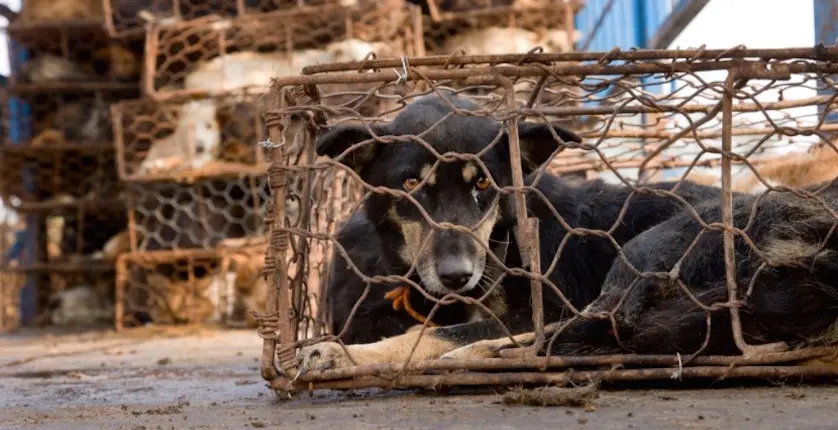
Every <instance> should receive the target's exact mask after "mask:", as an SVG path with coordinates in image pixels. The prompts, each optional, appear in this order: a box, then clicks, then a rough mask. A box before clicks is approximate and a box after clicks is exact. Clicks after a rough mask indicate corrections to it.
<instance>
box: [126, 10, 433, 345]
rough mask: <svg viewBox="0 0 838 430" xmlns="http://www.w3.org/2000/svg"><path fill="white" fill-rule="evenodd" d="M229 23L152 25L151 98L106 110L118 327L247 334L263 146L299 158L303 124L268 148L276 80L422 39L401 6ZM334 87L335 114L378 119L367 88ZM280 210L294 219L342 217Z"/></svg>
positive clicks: (285, 13)
mask: <svg viewBox="0 0 838 430" xmlns="http://www.w3.org/2000/svg"><path fill="white" fill-rule="evenodd" d="M373 6H374V7H373ZM225 16H226V15H222V16H221V17H213V18H207V19H194V20H191V21H178V22H174V23H169V24H166V25H162V24H160V25H157V24H155V25H151V26H149V27H148V36H147V45H146V57H145V66H146V71H147V73H146V75H145V77H146V79H145V81H144V95H145V96H146V97H145V98H143V99H138V100H131V101H124V102H120V103H118V104H115V105H114V106H113V109H112V116H113V118H114V130H115V147H116V152H117V171H118V175H119V178H120V180H122V181H123V183H125V184H126V187H127V194H128V206H129V207H128V224H129V228H128V235H127V237H128V242H129V243H130V252H128V253H126V254H124V255H123V256H121V257H120V259H119V262H118V264H117V294H116V297H117V298H116V300H117V305H116V313H117V315H116V326H117V329H123V328H124V327H128V326H133V325H137V324H144V323H147V322H152V323H155V324H180V323H201V324H213V323H218V324H222V325H225V326H228V325H232V326H238V325H242V324H245V325H250V326H255V324H256V322H255V320H254V319H253V317H252V315H251V314H250V313H248V312H246V311H244V310H243V309H245V308H246V309H255V310H263V309H264V303H265V302H266V299H265V297H266V294H267V292H266V285H265V284H264V280H261V281H259V277H258V276H257V275H256V274H255V273H258V271H259V270H261V268H262V266H263V265H264V246H265V245H264V243H263V244H262V245H259V243H261V242H264V240H265V238H266V236H267V227H266V225H265V224H264V218H265V216H266V213H265V207H266V206H268V205H267V202H268V199H269V197H270V193H269V188H268V184H267V175H266V174H265V172H266V169H267V165H268V164H267V158H266V148H269V147H272V146H274V145H277V144H279V145H287V146H288V147H294V148H301V147H302V146H303V142H302V140H301V139H302V136H303V134H304V133H303V130H302V128H303V127H304V126H305V124H306V122H305V120H304V118H295V120H294V122H295V125H293V126H292V127H296V128H297V129H298V132H296V133H289V136H288V140H287V141H285V142H276V143H274V142H272V141H271V140H270V139H269V138H268V136H267V127H266V124H265V122H264V119H263V117H262V112H263V111H264V110H265V109H267V108H268V107H269V105H268V104H266V102H267V101H269V98H268V97H266V94H267V92H268V90H269V89H270V82H271V79H272V78H274V77H277V76H286V75H296V74H298V73H299V72H300V69H301V68H302V67H303V66H306V65H309V64H314V63H321V62H332V61H341V60H343V61H360V60H364V59H365V58H366V57H370V58H374V56H373V55H368V54H369V53H370V52H373V53H375V54H378V55H386V56H389V57H398V56H400V55H404V54H405V53H407V54H410V53H412V52H413V50H414V46H415V45H417V44H418V43H420V42H421V16H420V15H419V14H418V10H417V8H415V7H412V6H409V5H407V4H406V3H405V2H404V1H401V0H388V1H387V2H383V3H382V2H369V1H366V0H363V1H358V2H356V3H353V4H352V5H348V6H347V5H343V4H338V3H336V2H335V3H332V2H324V5H323V6H319V7H317V8H311V7H298V8H296V7H295V8H289V9H287V10H285V9H283V10H280V11H278V12H270V13H254V14H242V13H239V14H234V16H231V17H229V18H225ZM277 22H282V23H285V25H281V26H279V25H276V23H277ZM417 35H418V36H417ZM417 37H418V38H417ZM284 66H287V69H282V67H284ZM277 67H279V68H280V69H277ZM333 88H335V89H336V91H338V90H339V91H340V92H339V93H338V96H336V97H335V98H333V99H331V100H330V103H331V104H332V105H334V106H348V107H350V108H353V109H359V110H363V111H365V112H368V113H369V114H374V113H377V112H379V111H380V110H381V107H380V105H381V104H382V103H383V102H381V101H380V100H379V99H378V98H373V99H370V98H369V97H367V96H366V94H367V92H368V91H371V90H375V88H373V87H372V86H371V85H367V84H364V83H360V84H353V85H352V86H350V85H344V84H340V83H337V84H335V85H334V86H333ZM378 94H381V95H382V97H381V98H383V99H385V100H387V101H390V102H391V101H392V100H393V99H394V98H398V95H397V94H396V95H394V94H388V93H386V91H385V90H381V91H380V92H379V93H378ZM371 102H374V103H371ZM300 156H303V155H302V153H300ZM324 178H326V177H324ZM324 180H326V181H327V182H328V183H329V184H331V183H333V182H335V180H334V179H324ZM337 182H338V183H339V181H337ZM293 183H294V184H296V185H294V186H296V187H309V188H311V190H310V191H309V197H307V198H309V199H315V200H316V199H319V198H325V194H323V193H326V192H327V191H323V190H322V189H320V188H316V186H323V183H320V182H318V184H319V185H318V184H314V185H313V184H310V183H306V182H305V181H302V180H296V181H294V182H293ZM338 191H339V190H338ZM300 192H301V195H305V193H304V192H303V191H302V188H300ZM332 192H337V191H328V193H332ZM340 192H343V191H340ZM329 198H331V197H329ZM286 203H287V205H288V208H287V209H288V212H286V213H287V214H290V215H289V216H290V217H291V219H297V218H301V217H302V218H305V219H309V218H317V219H320V220H321V221H320V222H322V223H325V224H328V223H329V222H332V223H334V220H335V219H336V217H335V216H330V215H329V213H330V212H329V211H324V212H323V213H322V214H319V213H318V214H302V213H300V212H299V211H298V209H297V208H298V207H299V204H300V203H299V201H290V200H289V201H288V202H286ZM323 204H324V205H326V203H323ZM315 205H316V204H315ZM324 228H326V227H324ZM259 246H262V247H261V248H259ZM254 250H255V251H254ZM315 252H320V253H321V254H322V253H323V252H325V251H323V250H320V251H315ZM322 270H323V271H325V268H323V269H322ZM301 273H305V274H306V276H310V277H313V278H312V279H315V280H316V279H319V277H321V276H325V272H323V273H320V272H317V273H318V274H312V273H313V272H310V271H308V270H306V271H305V272H301ZM301 276H302V275H301ZM306 282H308V281H306ZM312 282H314V283H317V282H315V281H312ZM312 300H314V301H312V302H311V303H313V304H312V307H315V308H316V307H317V305H316V299H312ZM245 305H247V306H245Z"/></svg>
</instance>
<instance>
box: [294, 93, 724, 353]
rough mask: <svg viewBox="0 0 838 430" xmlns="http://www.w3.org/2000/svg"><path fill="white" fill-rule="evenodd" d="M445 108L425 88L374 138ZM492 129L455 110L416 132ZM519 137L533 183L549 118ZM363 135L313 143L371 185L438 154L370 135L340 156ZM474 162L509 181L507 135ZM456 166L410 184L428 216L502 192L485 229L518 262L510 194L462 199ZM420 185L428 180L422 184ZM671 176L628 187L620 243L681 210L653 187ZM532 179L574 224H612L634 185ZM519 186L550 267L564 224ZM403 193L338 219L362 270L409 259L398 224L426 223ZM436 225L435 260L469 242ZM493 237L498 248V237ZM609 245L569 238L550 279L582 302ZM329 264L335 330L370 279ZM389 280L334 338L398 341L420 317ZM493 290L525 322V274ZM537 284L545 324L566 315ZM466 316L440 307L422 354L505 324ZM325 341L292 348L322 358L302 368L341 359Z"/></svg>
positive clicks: (462, 212) (491, 123)
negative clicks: (642, 187)
mask: <svg viewBox="0 0 838 430" xmlns="http://www.w3.org/2000/svg"><path fill="white" fill-rule="evenodd" d="M446 98H447V99H448V100H450V102H451V103H453V104H454V105H455V106H456V107H457V108H459V109H469V110H471V109H475V105H474V104H473V103H472V102H470V101H468V100H466V99H463V98H460V97H456V96H446ZM449 112H450V109H449V107H448V105H447V104H446V102H445V101H443V100H442V99H441V98H440V97H438V96H429V97H426V98H424V99H421V100H419V101H416V102H415V103H413V104H411V105H408V107H407V108H406V109H405V110H404V111H403V112H402V113H401V114H400V115H399V116H398V117H397V118H396V119H395V120H394V121H393V122H391V123H389V124H387V125H384V126H376V127H375V128H374V131H375V133H376V134H377V135H379V136H398V135H418V134H421V133H422V132H424V131H426V130H427V129H428V128H430V126H431V125H432V124H434V123H436V122H437V121H439V120H440V119H441V118H443V117H444V116H445V115H446V114H447V113H449ZM554 127H555V126H554ZM555 129H556V132H557V133H558V136H559V137H560V138H561V139H562V140H563V141H564V142H570V141H573V142H581V139H580V138H579V137H578V136H577V135H575V134H574V133H572V132H571V131H568V130H565V129H562V128H559V127H555ZM500 130H501V126H500V124H499V123H498V122H497V121H495V120H492V119H488V118H480V117H473V116H459V115H455V116H450V117H448V119H446V120H445V122H444V123H443V124H442V127H441V129H438V130H436V131H433V132H431V133H428V134H425V135H423V139H424V140H425V141H427V142H428V143H429V144H430V145H431V146H432V147H433V148H434V149H435V150H436V151H437V152H439V153H440V154H442V153H445V152H448V151H455V152H458V153H471V154H476V153H478V152H480V151H482V150H484V149H485V148H486V147H487V146H488V145H489V144H490V143H491V142H492V141H493V139H494V138H495V137H496V136H497V134H498V133H499V132H500ZM519 136H520V141H521V148H522V153H523V156H522V159H523V161H524V163H523V164H524V166H523V167H524V173H525V175H526V179H525V183H527V184H532V181H533V179H534V177H535V169H536V168H538V167H540V166H541V165H542V164H544V163H545V162H546V161H548V159H549V158H550V156H551V154H552V153H553V152H554V151H555V150H556V149H557V148H558V146H559V145H560V144H559V143H557V142H556V140H555V139H554V137H553V135H552V133H551V131H550V126H548V125H546V124H536V123H528V122H520V124H519ZM369 139H371V137H370V135H369V134H368V132H367V131H366V129H365V128H363V127H362V126H338V127H334V128H333V129H332V130H330V131H329V132H327V133H326V134H324V135H323V136H322V137H321V138H320V139H319V141H318V148H317V149H318V153H319V154H320V155H328V156H330V157H332V158H338V157H340V158H338V159H339V160H340V161H341V162H343V163H344V164H346V165H348V166H349V167H352V168H353V169H355V170H356V171H357V172H358V173H359V174H360V176H361V177H362V178H363V179H364V180H365V181H367V182H368V183H370V184H371V185H373V186H382V185H383V186H387V187H390V188H398V187H399V186H400V184H401V182H402V180H403V176H404V173H406V172H410V174H415V173H413V172H418V171H419V169H420V168H421V166H423V165H426V164H428V163H433V161H434V160H435V158H434V156H433V155H432V154H430V153H428V152H427V150H426V149H424V148H423V147H421V146H420V145H418V144H416V143H412V142H410V143H402V142H400V143H386V144H382V143H377V144H372V145H370V146H368V147H366V149H362V148H356V149H353V150H351V151H348V152H346V154H345V155H342V154H343V153H344V152H345V151H347V149H348V148H349V147H350V146H352V145H354V144H356V143H358V142H362V141H365V140H369ZM481 160H483V161H484V162H485V164H486V166H487V168H488V169H489V171H490V173H491V176H492V178H493V179H494V181H495V182H496V183H498V185H499V186H500V187H504V186H509V185H511V183H512V179H511V167H510V162H509V152H508V144H507V143H506V140H505V135H504V137H503V138H501V140H500V142H499V143H498V144H497V145H496V146H495V147H494V148H493V149H490V150H488V151H487V152H485V153H483V154H482V155H481ZM462 164H463V162H456V163H453V165H450V164H449V165H446V164H445V163H443V164H441V165H440V166H439V168H438V170H437V171H436V172H437V178H436V180H437V184H438V186H434V187H429V188H428V189H427V191H424V193H422V194H420V193H416V192H414V195H415V197H416V198H417V200H418V201H419V202H420V204H422V207H423V208H424V209H425V210H426V211H427V212H428V214H429V216H430V217H431V218H432V219H434V220H435V221H436V222H442V221H448V222H450V223H452V224H459V225H474V223H475V221H476V220H478V219H480V218H481V216H483V215H484V214H485V213H486V211H487V208H488V207H489V206H490V202H491V201H492V199H494V198H496V197H497V198H498V199H499V202H500V203H499V208H500V213H499V217H498V219H497V222H496V223H495V225H494V228H493V229H492V231H491V239H492V240H493V241H495V240H496V241H501V240H503V239H504V238H506V237H508V239H509V241H510V243H509V246H508V247H507V255H506V258H505V260H504V261H505V264H506V265H507V267H510V268H511V267H521V265H522V263H521V258H520V255H519V254H518V248H517V243H516V242H515V235H514V234H513V233H512V232H513V229H514V227H515V225H516V217H515V213H514V203H513V199H512V196H511V194H506V195H502V196H501V195H499V193H497V192H496V191H495V190H494V189H492V188H490V189H488V190H486V191H482V193H485V194H483V195H480V196H479V198H478V199H477V200H478V202H477V204H473V203H472V202H471V201H469V199H468V198H466V196H467V191H468V188H465V187H464V186H463V185H462V184H463V177H462V176H461V175H460V174H458V172H460V171H461V170H462V167H461V166H462ZM446 169H448V170H446ZM408 176H409V175H408ZM425 186H426V187H427V186H428V184H425ZM674 186H675V184H674V183H659V184H654V185H653V186H651V187H650V189H651V190H652V191H653V192H649V191H648V190H647V191H646V192H638V193H636V194H635V195H634V197H633V198H632V200H631V202H630V204H629V206H628V209H627V210H626V212H625V216H624V218H623V219H622V222H621V223H620V224H619V225H618V226H617V227H616V228H615V229H614V231H613V237H614V239H615V240H616V242H617V243H618V244H624V243H626V242H628V241H629V240H630V239H632V238H633V237H635V236H636V235H637V234H639V233H641V232H643V231H645V230H647V229H649V228H651V227H653V226H654V225H656V224H658V223H660V222H662V221H664V220H666V219H668V218H670V217H671V216H673V215H675V214H677V213H679V212H680V211H681V210H682V205H681V204H680V203H679V202H678V201H677V199H675V198H673V197H671V196H665V195H662V194H660V190H672V189H673V187H674ZM535 188H536V189H538V190H539V191H540V192H541V193H543V195H544V196H545V197H546V198H547V200H548V201H549V202H550V204H551V205H552V206H553V207H554V208H555V210H556V211H557V212H558V214H560V215H561V216H562V217H563V218H564V220H565V221H566V222H567V223H568V224H569V225H570V226H571V227H582V228H588V229H594V230H609V229H611V228H612V226H613V225H614V224H615V222H616V221H617V219H618V217H619V214H620V212H621V209H622V207H623V205H624V203H625V201H626V200H627V199H628V197H629V195H630V194H631V190H630V189H629V188H628V187H624V186H614V185H609V184H606V183H604V182H602V181H599V180H594V181H584V182H580V181H567V180H563V179H561V178H558V177H555V176H552V175H544V176H542V177H541V179H540V180H539V182H538V183H537V184H536V186H535ZM420 189H421V188H420ZM655 191H656V192H658V194H656V193H655ZM675 194H676V195H678V196H680V197H681V198H683V199H684V200H685V201H687V202H688V203H690V204H694V203H698V202H701V201H704V200H707V199H711V198H713V197H717V196H718V195H719V190H718V189H717V188H713V187H707V186H702V185H698V184H694V183H690V182H684V183H682V184H681V185H680V186H679V187H678V188H677V190H675ZM527 195H528V203H527V210H528V213H529V214H530V216H533V217H536V218H538V219H539V220H540V224H539V237H540V246H541V267H542V270H543V271H546V270H547V268H548V267H549V266H550V265H551V263H552V260H553V259H554V257H555V255H556V253H557V250H558V248H559V246H560V244H561V243H562V240H563V239H564V237H565V235H566V234H567V231H566V230H565V229H564V228H563V227H562V226H561V225H560V223H559V221H558V220H557V219H556V218H555V217H554V216H553V213H552V211H551V210H550V207H549V206H548V205H546V204H544V202H543V201H542V200H541V199H539V198H538V197H537V195H536V194H534V193H532V192H528V193H527ZM404 200H405V199H402V200H398V199H395V198H393V197H391V196H388V195H381V194H377V195H374V196H372V197H371V198H369V199H368V200H367V201H366V203H365V205H364V206H363V208H362V209H361V210H360V211H358V212H356V213H355V214H354V215H353V216H352V218H351V219H350V220H349V221H348V222H347V223H346V224H345V225H344V226H343V227H342V229H341V231H340V233H339V236H338V242H339V244H340V245H341V246H342V247H343V248H345V250H346V252H347V253H348V255H349V257H350V259H351V260H352V262H353V263H354V264H355V265H356V266H357V267H358V268H359V269H360V271H361V272H363V273H364V274H365V275H367V276H375V275H404V274H406V273H407V272H408V269H409V267H410V263H411V261H405V260H404V259H403V258H402V257H401V255H400V254H401V253H402V252H403V249H404V248H405V247H406V246H408V245H406V241H405V236H404V234H403V228H402V227H401V226H400V225H399V224H400V223H408V222H421V223H422V224H427V223H426V222H424V221H421V219H422V218H421V215H420V214H419V212H418V210H416V209H415V207H413V206H412V204H410V203H406V202H405V201H404ZM391 208H396V209H395V210H396V211H397V215H398V216H397V217H394V216H392V214H391ZM422 229H423V230H422V235H421V236H422V238H423V239H424V238H425V237H426V236H427V235H431V234H430V231H431V229H430V228H429V227H428V226H427V225H424V226H423V227H422ZM438 234H439V233H438ZM439 235H440V236H441V238H440V239H435V241H436V243H435V244H434V245H435V246H434V251H435V252H436V253H435V254H433V257H431V258H433V259H435V260H440V259H444V258H446V255H447V254H451V253H456V252H457V251H462V250H463V249H467V248H469V245H468V243H465V241H466V239H465V235H460V236H457V235H451V234H449V235H447V236H446V235H445V234H439ZM431 236H433V235H431ZM446 241H447V242H446ZM492 244H493V245H495V246H496V242H492ZM472 251H473V249H472ZM616 252H617V251H616V249H615V248H614V247H613V246H612V244H611V243H610V242H609V241H608V240H607V239H604V238H597V237H592V236H584V237H580V236H574V237H571V238H569V239H568V241H567V243H566V245H565V247H564V249H563V251H562V255H561V258H560V259H559V261H558V265H557V266H556V268H555V270H553V271H552V273H550V275H549V279H550V281H551V282H552V283H553V284H554V285H556V286H557V287H558V288H559V289H560V290H561V291H562V292H563V293H564V294H565V295H566V296H567V297H568V298H569V300H570V301H571V303H572V304H573V305H574V306H575V307H577V308H581V307H583V306H585V305H587V304H588V303H590V302H591V301H592V300H594V299H595V298H596V297H597V296H598V295H599V292H600V285H601V284H602V281H603V280H604V278H605V274H606V272H607V271H606V270H605V269H604V268H606V267H610V265H611V263H612V261H613V259H614V258H615V256H616ZM472 257H474V256H473V255H472ZM488 258H489V257H487V259H488ZM417 266H418V264H417ZM331 270H332V273H331V276H330V282H329V285H328V287H327V289H326V294H327V303H328V306H329V308H330V311H331V313H332V319H333V331H334V332H335V333H340V332H341V331H342V330H343V329H344V325H345V324H346V323H347V319H348V317H349V314H350V312H351V310H352V308H353V306H355V303H356V302H357V301H358V300H359V298H360V297H361V296H362V294H363V292H364V291H365V289H366V284H365V283H364V282H363V280H362V279H361V278H359V277H358V276H357V275H356V274H355V272H354V271H353V270H352V269H351V268H350V267H349V265H348V264H347V262H346V260H345V259H344V258H343V257H342V256H341V254H340V253H339V252H337V251H336V252H335V254H334V255H333V258H332V269H331ZM489 272H490V273H489V274H488V275H489V276H490V277H492V278H496V277H497V275H498V273H497V272H492V271H491V270H490V271H489ZM414 273H415V271H414ZM411 279H412V280H413V281H415V282H416V283H418V284H420V285H422V286H423V287H425V288H426V287H427V286H426V283H425V282H423V280H422V279H421V277H419V276H416V275H415V274H414V275H413V276H412V278H411ZM396 286H398V285H397V284H388V285H381V284H372V285H371V286H370V288H369V294H368V296H367V297H366V299H365V300H364V301H363V303H362V304H361V305H360V307H359V309H358V310H357V312H356V314H355V315H354V317H353V319H352V321H351V322H350V324H349V326H348V327H346V332H345V333H343V335H342V337H341V340H342V341H343V342H345V343H348V344H359V343H370V342H376V341H379V340H381V339H382V338H391V339H390V340H392V341H394V342H400V341H399V340H398V339H401V337H395V338H394V337H393V336H398V335H401V334H403V333H405V331H406V330H407V329H408V328H410V327H412V326H415V325H416V324H418V323H417V321H416V320H414V319H413V317H411V316H409V315H408V314H406V313H404V312H401V311H395V310H394V309H393V307H392V303H391V302H390V301H389V300H388V299H386V298H385V297H384V295H385V294H386V293H387V292H388V291H390V290H392V289H393V288H394V287H396ZM498 289H500V290H501V291H502V294H499V295H498V296H496V299H497V300H500V301H502V302H503V303H502V306H499V307H496V308H497V309H500V310H501V311H502V313H501V314H500V315H498V316H499V317H500V319H501V320H502V321H503V322H504V324H505V325H506V326H507V327H508V328H509V329H510V330H511V331H512V332H513V333H524V332H527V331H530V330H531V329H532V323H531V305H530V286H529V281H528V280H527V279H526V278H522V277H513V276H508V277H507V278H506V279H505V280H504V281H503V283H502V285H501V286H499V287H498ZM544 290H545V294H544V303H545V305H544V308H545V319H546V320H547V321H548V322H549V321H556V320H558V319H560V318H561V317H562V316H563V314H564V312H565V311H566V309H565V306H564V304H563V303H562V302H561V300H560V299H559V297H558V295H556V294H555V293H554V292H553V291H552V290H551V287H550V286H549V285H546V284H545V285H544ZM427 292H428V293H430V294H431V295H435V296H437V297H440V296H441V295H442V293H444V291H435V290H433V289H430V290H429V291H427ZM483 293H484V291H482V290H481V288H474V289H472V290H470V291H467V292H464V293H463V295H469V296H472V297H479V296H480V295H482V294H483ZM410 301H411V303H412V305H413V307H414V308H415V309H416V310H418V311H419V312H420V313H422V314H423V315H428V312H430V310H431V308H432V307H433V305H434V304H433V302H431V301H429V300H427V299H426V298H425V297H424V296H423V295H422V294H421V293H420V292H418V291H415V290H411V295H410ZM490 307H491V306H490ZM469 316H470V314H469V312H468V311H467V309H466V306H465V305H464V304H455V305H448V306H443V307H441V308H440V309H439V310H438V311H437V313H436V314H435V315H434V316H433V321H434V322H435V323H437V324H439V325H442V326H443V327H440V328H436V329H433V330H431V331H430V332H426V333H425V336H431V337H435V338H436V339H438V340H439V339H441V340H444V341H446V342H448V343H447V344H446V345H445V346H444V348H443V347H441V348H443V349H442V350H438V351H436V352H433V353H430V354H427V355H428V356H433V355H434V354H437V353H444V352H445V351H444V349H446V348H448V349H450V348H451V347H456V346H462V345H466V344H469V343H471V342H474V341H477V340H481V339H492V338H495V337H500V336H502V335H503V333H504V331H503V330H502V328H501V327H499V326H498V324H496V323H495V322H494V321H493V320H491V319H483V320H480V321H474V320H472V321H471V322H469ZM322 345H323V344H322V343H321V344H319V345H315V346H313V347H309V348H308V349H306V348H304V349H303V350H302V351H301V352H300V356H298V357H299V359H300V360H301V362H306V360H308V359H309V358H312V357H317V358H319V360H318V363H311V362H308V364H306V365H305V366H307V367H309V368H323V367H329V366H338V365H340V357H332V356H330V354H332V353H333V352H334V351H332V350H330V351H326V349H324V347H322ZM389 345H390V346H387V347H383V348H385V349H392V348H394V346H393V345H394V344H393V342H390V343H389ZM364 346H365V347H366V346H368V345H364ZM369 346H372V345H369ZM312 348H313V349H312ZM317 348H320V349H317ZM396 348H399V347H396ZM309 349H310V350H309ZM350 353H351V347H350ZM335 354H337V353H335ZM419 354H420V355H421V353H419ZM332 355H333V354H332ZM396 355H398V354H396ZM383 356H387V357H390V358H389V359H396V358H395V356H394V355H393V354H389V355H388V354H383V355H382V357H383ZM379 359H380V360H387V359H388V358H375V359H370V361H376V360H379ZM370 361H368V362H370ZM305 366H304V367H305Z"/></svg>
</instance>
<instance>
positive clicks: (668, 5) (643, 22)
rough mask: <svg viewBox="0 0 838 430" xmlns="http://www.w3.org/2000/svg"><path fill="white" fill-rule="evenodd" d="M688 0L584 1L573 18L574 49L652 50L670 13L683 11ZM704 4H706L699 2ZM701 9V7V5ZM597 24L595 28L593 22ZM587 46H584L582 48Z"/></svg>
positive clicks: (690, 1)
mask: <svg viewBox="0 0 838 430" xmlns="http://www.w3.org/2000/svg"><path fill="white" fill-rule="evenodd" d="M691 3H695V2H694V1H692V0H587V2H586V5H585V8H584V9H582V10H581V11H580V12H579V14H578V15H576V20H575V21H576V22H575V24H576V29H577V30H579V31H580V32H581V33H582V41H581V42H580V43H579V46H578V47H577V49H580V48H582V47H586V48H587V49H585V50H586V51H610V50H611V49H613V48H614V47H615V46H619V47H620V49H623V50H625V49H630V48H633V47H634V48H653V47H654V46H651V44H650V42H651V41H652V40H654V39H655V36H656V35H657V34H658V31H659V30H660V29H661V28H662V27H663V26H664V24H665V23H666V22H667V20H668V19H669V18H670V17H671V16H672V15H673V12H676V11H679V10H683V9H684V8H685V7H687V6H688V5H689V4H691ZM699 3H704V4H706V3H707V2H706V1H705V2H699ZM702 6H703V4H702ZM598 21H601V24H600V25H599V26H598V28H597V25H596V24H597V22H598ZM585 45H587V46H585Z"/></svg>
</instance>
